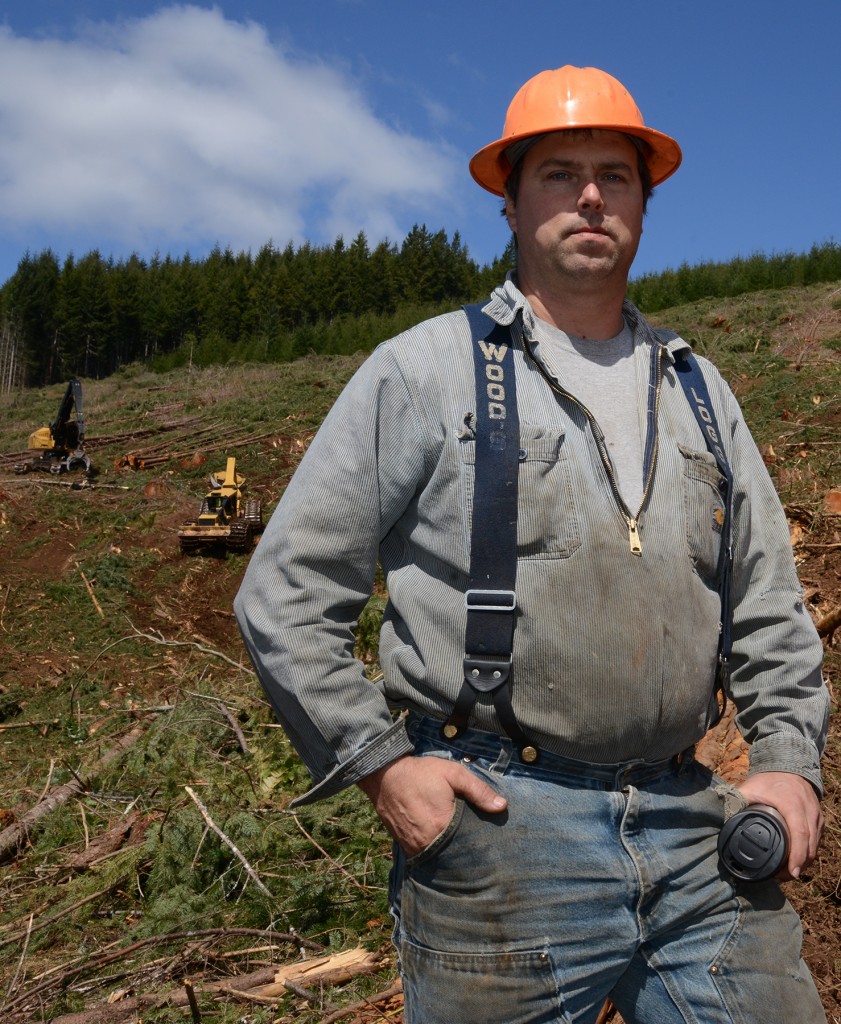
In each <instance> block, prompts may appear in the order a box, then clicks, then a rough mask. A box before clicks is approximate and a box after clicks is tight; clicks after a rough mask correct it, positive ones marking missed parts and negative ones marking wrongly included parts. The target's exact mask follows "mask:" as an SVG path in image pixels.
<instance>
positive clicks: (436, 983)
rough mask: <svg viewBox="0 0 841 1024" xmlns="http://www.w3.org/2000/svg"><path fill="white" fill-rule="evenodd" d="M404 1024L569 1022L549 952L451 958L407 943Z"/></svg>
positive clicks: (402, 956)
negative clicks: (563, 1008)
mask: <svg viewBox="0 0 841 1024" xmlns="http://www.w3.org/2000/svg"><path fill="white" fill-rule="evenodd" d="M400 962H401V965H402V971H403V985H404V991H405V998H406V1016H405V1020H406V1024H529V1022H532V1021H537V1020H541V1021H542V1020H546V1021H550V1020H551V1021H561V1022H564V1024H567V1022H568V1021H569V1017H568V1016H567V1015H566V1014H565V1013H563V1011H562V1008H561V996H560V991H559V987H558V983H557V980H556V978H555V972H554V970H553V966H552V961H551V958H550V956H549V954H548V953H547V952H546V951H545V950H539V949H536V950H523V951H517V952H498V953H453V952H445V951H440V950H435V949H428V948H426V947H424V946H418V945H416V944H415V943H413V942H409V941H404V942H403V943H402V946H401V950H400Z"/></svg>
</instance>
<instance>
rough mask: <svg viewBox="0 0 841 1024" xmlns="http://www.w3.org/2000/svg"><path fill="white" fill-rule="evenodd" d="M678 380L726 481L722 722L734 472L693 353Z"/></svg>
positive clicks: (680, 364)
mask: <svg viewBox="0 0 841 1024" xmlns="http://www.w3.org/2000/svg"><path fill="white" fill-rule="evenodd" d="M675 370H677V375H678V380H679V381H680V383H681V385H682V386H683V390H684V392H685V393H686V397H687V399H688V401H689V406H690V408H691V409H692V412H693V413H694V414H695V419H696V420H697V421H698V426H699V427H700V428H701V433H702V434H703V435H704V440H705V442H706V444H707V448H709V450H710V452H712V454H713V456H714V457H715V461H716V463H717V464H718V468H719V470H720V472H721V475H722V476H723V477H724V479H725V480H726V493H725V494H724V495H723V497H724V523H723V524H722V544H721V556H720V560H719V567H718V569H719V572H718V579H719V584H718V590H719V596H720V598H721V631H720V633H719V639H718V665H717V669H716V680H715V681H716V696H718V694H719V693H720V694H721V698H722V699H721V700H719V701H718V705H719V707H718V714H717V717H716V718H715V721H714V722H713V724H715V722H718V721H719V720H720V719H721V716H722V715H723V714H724V708H725V706H726V701H727V693H728V691H729V686H730V651H731V648H732V629H733V609H732V594H731V578H732V575H733V531H732V522H731V518H732V511H733V471H732V470H731V469H730V463H729V461H728V459H727V454H726V452H725V451H724V442H723V440H722V436H721V431H720V430H719V429H718V423H717V422H716V418H715V413H714V412H713V404H712V402H711V401H710V393H709V391H708V389H707V384H706V381H705V380H704V375H703V373H702V372H701V367H700V366H699V365H698V362H697V360H696V359H695V357H694V356H693V355H692V353H691V352H690V353H686V354H685V355H683V356H680V357H678V358H677V359H676V360H675Z"/></svg>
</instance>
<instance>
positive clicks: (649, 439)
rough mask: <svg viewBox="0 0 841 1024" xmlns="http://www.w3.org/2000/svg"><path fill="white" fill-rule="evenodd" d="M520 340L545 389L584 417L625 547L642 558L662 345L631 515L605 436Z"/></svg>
mask: <svg viewBox="0 0 841 1024" xmlns="http://www.w3.org/2000/svg"><path fill="white" fill-rule="evenodd" d="M522 337H523V348H524V349H525V351H526V353H527V354H528V356H529V358H530V359H531V361H532V362H533V363H534V365H535V367H536V368H537V370H538V372H539V373H540V375H541V376H542V377H543V379H544V380H545V381H546V383H547V384H548V385H549V387H550V388H551V389H552V390H553V391H554V392H555V393H556V394H558V395H561V397H563V398H566V399H568V400H569V401H570V402H572V403H573V405H576V406H578V408H579V409H580V410H581V411H582V412H583V413H584V415H585V416H586V417H587V420H588V422H589V423H590V429H591V430H592V432H593V438H594V440H595V442H596V448H597V450H598V453H599V457H600V458H601V460H602V465H603V466H604V468H605V472H606V473H607V479H608V483H609V484H610V489H611V491H612V492H613V497H614V499H615V501H616V506H617V508H618V509H619V512H620V514H621V516H622V518H623V519H624V520H625V525H626V526H627V527H628V546H629V548H630V551H631V554H632V555H637V556H641V555H642V538H641V537H640V520H641V518H642V513H643V510H644V508H645V506H646V504H647V502H648V498H649V495H650V494H651V486H652V484H653V482H654V469H655V467H656V465H657V452H658V449H659V432H658V430H657V413H658V410H659V408H660V387H661V384H662V380H663V346H662V345H660V344H656V345H654V347H653V349H652V366H651V375H652V377H653V378H654V388H653V394H651V395H650V396H649V405H648V428H647V436H646V439H645V454H644V457H643V462H644V465H643V470H644V474H645V481H644V483H643V489H642V501H641V502H640V507H639V509H638V510H637V514H636V515H633V514H632V513H631V510H630V509H629V508H628V506H627V504H626V503H625V499H624V498H623V497H622V495H621V493H620V491H619V484H618V483H617V480H616V473H615V471H614V469H613V463H612V462H611V460H610V453H609V452H608V450H607V444H606V442H605V436H604V433H603V432H602V429H601V427H600V426H599V425H598V423H597V422H596V418H595V417H594V416H593V414H592V413H591V412H590V410H589V409H588V408H587V406H586V405H584V403H583V402H580V401H579V400H578V399H577V398H576V397H575V395H571V394H570V393H569V391H566V390H565V389H564V388H562V387H561V386H560V385H559V384H558V382H557V381H556V380H555V379H554V378H553V377H552V376H551V375H550V374H549V372H548V371H547V370H546V368H545V367H544V366H543V365H542V363H540V361H539V360H538V359H537V358H536V356H535V355H534V353H533V352H532V350H531V344H530V343H529V341H528V339H527V338H526V332H525V330H524V331H523V333H522Z"/></svg>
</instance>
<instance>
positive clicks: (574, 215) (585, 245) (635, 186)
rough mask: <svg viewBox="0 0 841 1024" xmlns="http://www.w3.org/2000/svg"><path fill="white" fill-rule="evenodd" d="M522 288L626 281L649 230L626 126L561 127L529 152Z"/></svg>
mask: <svg viewBox="0 0 841 1024" xmlns="http://www.w3.org/2000/svg"><path fill="white" fill-rule="evenodd" d="M506 215H507V218H508V223H509V225H510V227H511V230H512V231H514V232H515V233H516V235H517V266H518V273H519V275H520V283H521V287H522V286H523V285H524V284H525V285H526V286H532V287H537V288H541V289H545V288H546V287H552V286H558V287H575V286H576V284H577V285H578V287H580V288H586V287H587V286H588V285H591V284H594V283H598V282H605V281H606V280H612V281H616V282H619V283H623V284H624V282H625V281H627V277H628V272H629V270H630V268H631V264H632V263H633V260H634V256H635V255H636V251H637V246H638V245H639V240H640V236H641V235H642V218H643V200H642V183H641V181H640V176H639V171H638V165H637V151H636V149H635V148H634V145H633V143H631V142H630V141H629V140H628V139H627V138H625V137H624V136H623V135H621V134H620V133H619V132H612V131H603V130H601V129H594V130H592V131H587V132H580V131H562V132H554V133H553V134H552V135H548V136H547V137H546V138H544V139H541V140H540V142H538V143H536V144H535V145H534V146H533V147H532V148H531V149H530V150H529V151H528V153H526V155H525V157H524V158H523V166H522V173H521V177H520V186H519V190H518V192H517V200H516V203H515V202H514V201H513V200H512V199H511V198H510V196H506Z"/></svg>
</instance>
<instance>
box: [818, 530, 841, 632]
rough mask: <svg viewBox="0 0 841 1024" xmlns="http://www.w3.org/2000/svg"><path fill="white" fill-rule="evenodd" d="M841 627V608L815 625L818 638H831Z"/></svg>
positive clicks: (834, 610)
mask: <svg viewBox="0 0 841 1024" xmlns="http://www.w3.org/2000/svg"><path fill="white" fill-rule="evenodd" d="M840 546H841V545H840ZM839 626H841V608H835V609H833V610H832V611H831V612H828V613H827V614H826V615H824V616H823V617H822V618H820V619H818V621H817V622H816V623H815V628H816V629H817V631H818V636H829V634H830V633H833V632H835V630H836V629H838V627H839Z"/></svg>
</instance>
